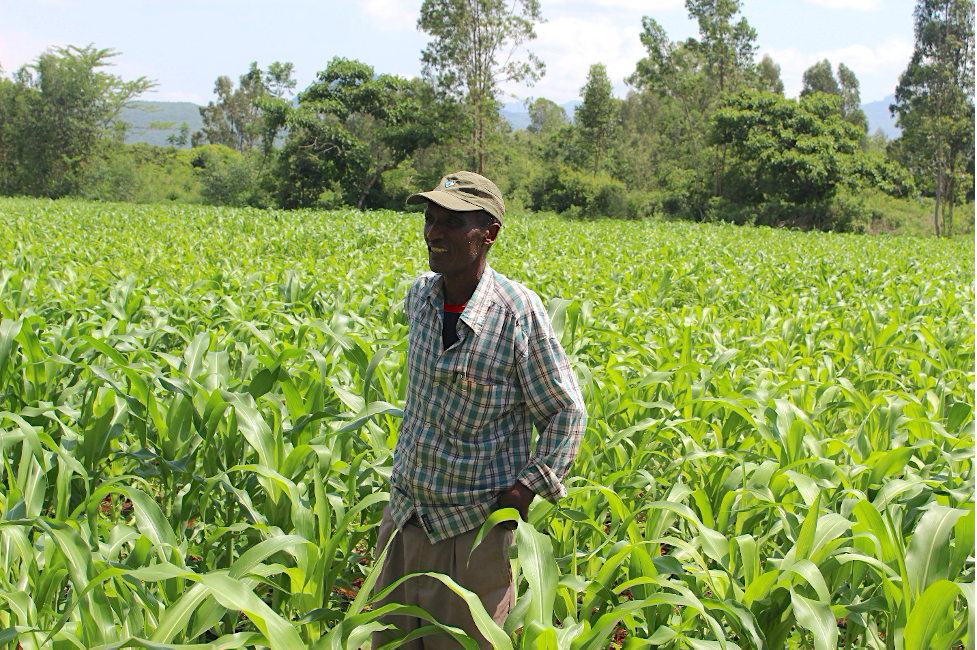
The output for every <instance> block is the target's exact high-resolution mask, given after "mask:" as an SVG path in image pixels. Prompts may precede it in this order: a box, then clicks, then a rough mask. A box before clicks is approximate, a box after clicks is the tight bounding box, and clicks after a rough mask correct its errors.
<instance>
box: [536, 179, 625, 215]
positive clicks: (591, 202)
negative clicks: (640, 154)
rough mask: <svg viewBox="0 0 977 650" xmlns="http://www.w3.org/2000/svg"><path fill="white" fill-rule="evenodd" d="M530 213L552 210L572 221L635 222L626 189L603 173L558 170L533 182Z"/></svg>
mask: <svg viewBox="0 0 977 650" xmlns="http://www.w3.org/2000/svg"><path fill="white" fill-rule="evenodd" d="M530 201H531V207H532V208H533V210H552V211H554V212H558V213H560V214H561V215H564V216H566V217H572V218H582V219H594V218H597V217H611V218H614V219H623V218H637V217H638V216H639V215H637V214H635V213H632V212H629V210H631V209H633V207H634V206H633V205H632V204H630V203H629V201H628V198H627V188H626V187H625V186H624V183H622V182H621V181H619V180H617V179H614V178H611V177H610V176H608V175H607V174H606V173H600V174H598V175H596V176H594V175H591V174H587V173H583V172H578V171H575V170H573V169H569V168H567V167H560V168H557V169H555V170H553V171H552V172H550V173H549V174H545V175H543V176H540V177H538V178H536V179H535V181H534V182H533V184H532V187H531V189H530Z"/></svg>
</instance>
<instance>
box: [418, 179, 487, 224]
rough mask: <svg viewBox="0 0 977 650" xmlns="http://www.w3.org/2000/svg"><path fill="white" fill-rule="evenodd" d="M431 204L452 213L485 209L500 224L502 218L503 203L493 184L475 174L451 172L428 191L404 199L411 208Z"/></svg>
mask: <svg viewBox="0 0 977 650" xmlns="http://www.w3.org/2000/svg"><path fill="white" fill-rule="evenodd" d="M425 201H431V202H432V203H437V204H438V205H440V206H441V207H442V208H445V209H447V210H453V211H455V212H474V211H475V210H485V211H486V212H488V213H489V214H490V215H492V216H493V217H495V218H496V219H498V220H499V223H502V219H503V217H505V201H503V200H502V192H500V191H499V188H498V187H496V185H495V183H493V182H492V181H490V180H489V179H487V178H485V177H484V176H481V175H479V174H476V173H475V172H455V173H454V174H448V175H447V176H445V177H444V178H442V179H441V183H440V184H438V186H437V187H435V188H434V189H433V190H431V191H430V192H418V193H417V194H411V195H410V197H408V198H407V203H409V204H411V205H415V204H417V203H424V202H425Z"/></svg>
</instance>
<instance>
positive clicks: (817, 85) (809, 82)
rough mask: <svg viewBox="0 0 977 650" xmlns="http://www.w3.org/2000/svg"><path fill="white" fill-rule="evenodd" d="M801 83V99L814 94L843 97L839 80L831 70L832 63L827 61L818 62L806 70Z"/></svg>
mask: <svg viewBox="0 0 977 650" xmlns="http://www.w3.org/2000/svg"><path fill="white" fill-rule="evenodd" d="M801 83H802V85H801V97H807V96H808V95H813V94H814V93H827V94H829V95H838V96H839V97H840V96H841V88H839V87H838V80H837V79H835V73H834V72H833V71H832V70H831V61H828V60H827V59H825V60H823V61H818V62H817V63H815V64H814V65H812V66H811V67H810V68H808V69H807V70H805V71H804V75H803V76H802V77H801Z"/></svg>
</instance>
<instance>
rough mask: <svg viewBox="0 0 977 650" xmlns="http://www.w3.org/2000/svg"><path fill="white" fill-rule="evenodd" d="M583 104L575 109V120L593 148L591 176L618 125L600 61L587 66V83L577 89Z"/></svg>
mask: <svg viewBox="0 0 977 650" xmlns="http://www.w3.org/2000/svg"><path fill="white" fill-rule="evenodd" d="M580 96H581V97H582V98H583V104H581V105H580V107H578V108H577V112H576V115H575V119H576V121H577V123H578V124H579V125H580V128H581V130H582V131H583V136H584V138H585V139H586V140H587V142H588V143H589V144H590V147H591V148H592V149H593V151H594V176H596V175H597V163H598V161H599V160H600V154H601V151H602V150H603V149H604V148H605V147H606V146H607V143H608V141H609V140H610V138H611V137H612V136H613V135H614V132H615V131H616V130H617V128H618V127H619V125H620V120H618V118H617V106H616V104H615V102H614V98H613V97H612V96H611V80H610V79H609V78H608V77H607V68H606V67H605V66H604V64H603V63H595V64H593V65H592V66H590V71H589V72H588V73H587V83H586V84H584V87H583V88H581V89H580Z"/></svg>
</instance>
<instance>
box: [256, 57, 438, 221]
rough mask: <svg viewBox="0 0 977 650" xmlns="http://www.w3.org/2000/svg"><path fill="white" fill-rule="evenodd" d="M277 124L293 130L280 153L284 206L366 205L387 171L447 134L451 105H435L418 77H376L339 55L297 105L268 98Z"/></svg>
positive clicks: (279, 180) (279, 189)
mask: <svg viewBox="0 0 977 650" xmlns="http://www.w3.org/2000/svg"><path fill="white" fill-rule="evenodd" d="M265 105H266V106H268V107H269V108H270V111H269V113H270V115H271V118H270V119H271V124H272V125H273V126H274V128H280V127H287V128H288V131H289V137H288V141H287V142H286V144H285V146H284V147H283V149H282V151H281V153H280V155H279V156H278V163H277V164H278V170H277V171H276V175H277V184H278V186H277V194H278V198H279V203H280V205H283V206H285V207H290V208H291V207H304V206H310V205H316V204H317V202H319V201H320V199H321V198H323V194H324V193H326V194H327V195H329V196H336V198H338V199H339V200H345V201H346V202H347V203H350V204H354V205H356V206H357V207H363V206H364V205H365V204H366V201H367V198H368V197H369V194H370V191H371V190H372V189H373V187H374V185H375V184H376V183H377V181H378V180H379V179H380V178H381V176H382V174H384V173H385V172H389V171H391V170H394V169H396V168H398V167H399V166H400V165H401V164H402V163H403V162H404V161H406V160H407V159H408V158H409V157H410V156H412V155H413V154H414V153H415V152H416V151H418V150H419V149H423V148H424V147H428V146H430V145H432V144H434V143H436V142H438V141H439V140H441V139H444V138H445V135H444V134H445V131H446V128H447V124H448V123H450V120H451V118H450V111H451V105H450V104H442V105H441V106H437V105H435V102H434V95H433V92H432V90H431V89H430V87H429V86H428V85H427V84H425V83H424V82H421V81H419V80H416V79H415V80H407V79H403V78H401V77H398V76H395V75H388V74H382V75H376V74H374V71H373V68H372V67H370V66H368V65H366V64H365V63H361V62H359V61H350V60H347V59H343V58H339V57H336V58H334V59H333V60H332V61H331V62H330V63H329V65H328V66H327V68H326V69H325V70H323V71H321V72H319V74H318V76H317V77H316V81H315V82H314V83H312V84H311V85H310V86H309V87H308V88H306V89H305V90H304V91H302V93H301V94H300V95H299V105H298V107H297V108H292V107H291V106H290V105H288V104H286V103H284V102H282V101H281V100H278V101H277V103H275V104H271V103H266V104H265Z"/></svg>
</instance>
